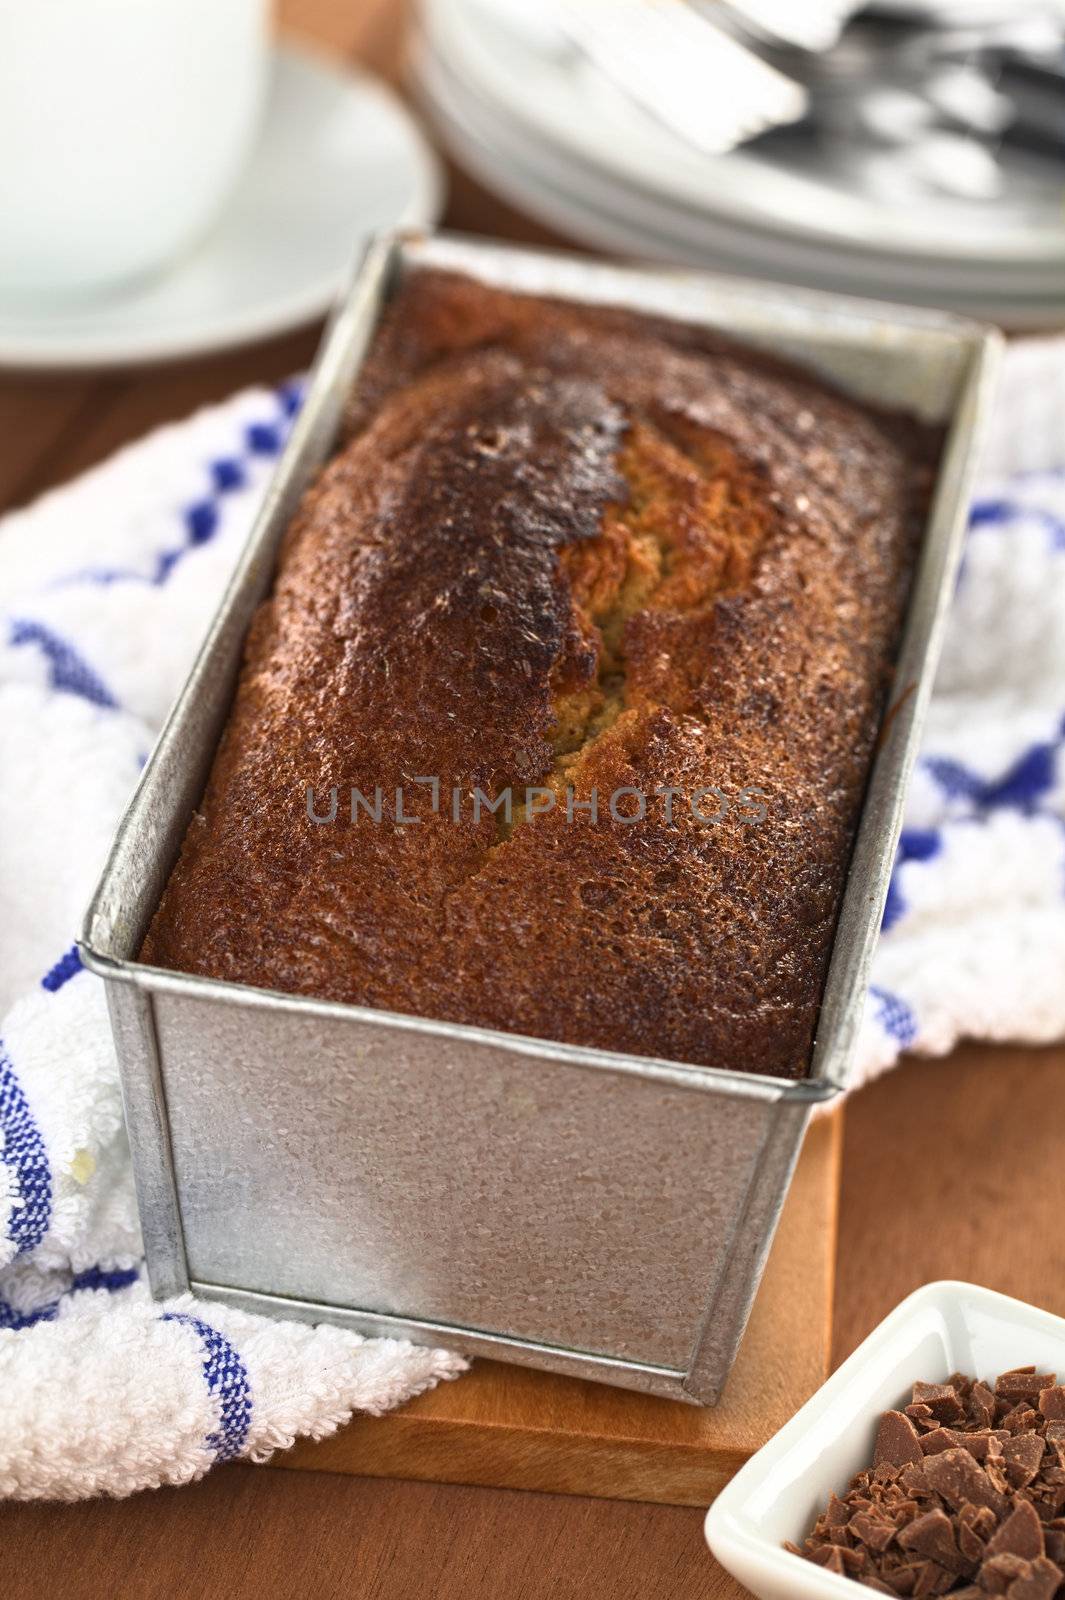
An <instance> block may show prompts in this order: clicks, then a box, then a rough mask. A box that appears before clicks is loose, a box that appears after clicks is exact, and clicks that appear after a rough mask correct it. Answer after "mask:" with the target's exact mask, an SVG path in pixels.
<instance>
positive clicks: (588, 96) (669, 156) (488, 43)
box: [422, 0, 1065, 270]
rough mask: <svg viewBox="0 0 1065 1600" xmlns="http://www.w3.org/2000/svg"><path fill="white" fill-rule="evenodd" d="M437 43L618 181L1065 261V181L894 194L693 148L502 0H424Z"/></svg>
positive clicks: (883, 252) (850, 244)
mask: <svg viewBox="0 0 1065 1600" xmlns="http://www.w3.org/2000/svg"><path fill="white" fill-rule="evenodd" d="M422 21H423V26H424V28H425V30H426V34H427V37H428V40H429V43H430V46H431V49H432V51H433V53H434V54H435V55H436V56H437V58H438V59H439V60H440V61H441V62H443V63H445V64H446V65H447V67H448V69H449V70H450V72H451V73H452V75H453V76H454V77H455V79H456V80H457V81H459V82H461V83H462V84H464V85H465V86H466V87H467V88H468V89H469V90H470V91H472V92H474V93H476V94H477V95H478V96H479V97H480V98H481V99H482V100H484V101H485V102H494V104H495V107H496V111H497V116H498V118H499V119H500V120H504V119H505V120H506V121H508V122H509V123H510V124H511V125H512V127H513V128H514V130H515V132H516V133H517V134H519V135H520V137H521V138H522V139H524V141H526V143H527V144H532V145H534V146H535V145H540V146H553V147H554V149H555V151H556V152H557V153H559V154H560V155H562V156H563V157H568V158H569V159H571V160H574V159H575V160H577V161H580V162H583V163H584V164H585V166H586V167H587V168H588V169H589V170H590V171H591V172H593V173H595V174H598V175H599V178H600V180H601V181H603V182H605V183H611V182H613V183H620V184H623V185H625V186H626V187H627V188H629V189H633V190H640V191H642V192H643V193H644V194H645V195H647V196H649V197H652V198H654V197H657V198H658V199H659V200H660V201H665V202H668V203H670V204H671V205H673V206H674V207H676V208H679V209H681V210H686V211H689V212H694V213H696V214H697V215H699V216H703V217H714V218H717V219H719V220H725V219H728V220H729V221H731V222H732V223H739V224H741V225H742V226H744V227H748V228H752V229H759V230H762V231H763V232H765V233H771V234H774V235H775V236H776V237H777V239H778V241H781V240H810V241H818V242H819V243H820V244H821V245H822V246H825V245H829V246H831V247H833V248H835V249H837V250H838V249H843V250H847V251H855V252H865V253H867V254H871V255H872V256H873V257H874V258H875V259H877V260H885V259H886V260H891V259H897V258H907V257H908V258H910V259H912V260H923V261H925V262H928V263H930V264H932V265H933V266H934V265H936V264H938V265H939V266H940V267H942V265H943V264H944V263H959V264H961V263H972V264H975V265H980V264H986V263H989V262H997V263H1003V264H1007V265H1012V266H1014V267H1017V268H1020V269H1021V270H1023V269H1024V268H1025V267H1031V266H1035V265H1038V266H1041V267H1043V268H1047V267H1050V268H1056V269H1062V270H1065V204H1063V200H1065V191H1062V192H1059V193H1057V194H1055V195H1054V196H1052V197H1051V199H1050V200H1048V199H1047V198H1046V196H1041V197H1040V199H1039V200H1038V201H1035V200H1031V199H1029V200H1027V201H1025V202H1024V203H1021V202H1019V201H1017V200H1015V198H1014V197H1013V196H1012V195H1011V197H1010V200H1009V202H1008V203H1003V204H1002V205H999V206H996V207H994V208H993V214H992V208H988V207H978V206H966V205H964V204H962V203H961V202H957V203H944V202H942V201H938V200H937V201H931V200H930V201H929V202H928V203H927V204H925V205H910V206H907V207H905V208H899V207H894V208H892V207H888V206H886V205H883V204H879V203H877V202H876V201H874V200H872V199H869V198H866V197H864V196H862V195H860V194H858V193H856V192H855V193H849V192H847V191H846V190H845V189H843V188H841V187H836V186H833V185H831V184H829V183H827V182H825V181H822V180H821V179H820V178H818V177H817V176H815V175H814V174H812V173H804V172H801V171H799V170H798V169H795V170H785V168H783V167H782V166H780V165H777V164H770V162H769V161H767V160H766V159H764V158H763V157H761V156H759V155H758V154H757V153H756V152H755V151H753V150H738V151H734V152H732V153H731V154H729V155H727V156H718V157H710V156H704V155H702V154H700V153H699V152H697V151H695V150H692V149H690V148H689V147H688V146H687V145H685V144H684V142H683V141H682V140H680V139H677V138H676V137H675V136H673V135H671V134H670V133H669V131H668V129H666V128H665V127H664V126H662V125H661V124H659V123H657V122H656V121H655V120H654V118H652V117H651V116H649V115H647V116H642V115H641V114H640V113H639V111H638V109H634V107H633V106H632V104H631V102H630V101H628V100H627V99H626V97H625V96H624V95H623V94H622V93H621V92H620V91H618V90H616V89H614V88H613V87H612V85H610V84H609V83H607V82H605V81H604V80H603V79H602V78H601V77H600V76H599V75H596V74H595V73H593V72H590V71H589V69H588V67H587V64H586V63H585V62H583V61H582V59H581V58H580V56H579V55H578V54H576V53H575V52H573V51H569V52H567V51H566V50H565V49H564V48H554V49H552V48H551V47H550V43H549V39H548V40H546V41H541V43H540V46H539V48H537V40H536V37H535V35H532V36H530V35H529V34H527V33H523V34H522V36H521V37H520V39H519V37H518V35H517V34H516V33H515V32H514V30H513V24H512V20H511V18H510V8H509V7H499V6H498V0H423V5H422Z"/></svg>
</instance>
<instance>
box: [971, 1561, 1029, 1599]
mask: <svg viewBox="0 0 1065 1600" xmlns="http://www.w3.org/2000/svg"><path fill="white" fill-rule="evenodd" d="M1031 1570H1032V1564H1031V1562H1030V1561H1025V1560H1024V1559H1023V1557H1021V1556H1011V1555H1008V1554H1004V1555H1000V1556H990V1557H989V1558H988V1559H987V1560H986V1561H985V1562H984V1564H983V1566H982V1567H981V1568H980V1574H979V1577H978V1578H977V1582H978V1583H979V1585H980V1587H981V1589H983V1590H985V1591H986V1592H987V1593H988V1594H1008V1592H1009V1590H1010V1587H1011V1585H1012V1584H1013V1583H1014V1582H1015V1581H1016V1580H1017V1579H1018V1578H1025V1577H1027V1576H1028V1575H1029V1573H1030V1572H1031Z"/></svg>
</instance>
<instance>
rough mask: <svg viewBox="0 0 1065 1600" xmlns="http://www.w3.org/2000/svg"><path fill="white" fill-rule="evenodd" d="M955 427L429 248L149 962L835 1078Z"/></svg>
mask: <svg viewBox="0 0 1065 1600" xmlns="http://www.w3.org/2000/svg"><path fill="white" fill-rule="evenodd" d="M937 444H938V441H937V439H936V438H935V437H933V435H932V434H931V433H930V432H928V431H926V430H924V429H922V428H921V427H920V426H919V425H918V424H916V423H915V422H912V421H910V420H908V419H906V418H902V417H894V416H888V415H882V414H879V413H876V412H874V411H872V410H871V409H869V408H866V407H864V406H862V405H861V404H859V403H857V402H855V401H854V400H851V399H849V398H847V397H845V396H843V395H842V394H839V393H837V392H835V391H834V390H833V389H832V388H830V387H829V386H828V385H826V384H825V383H824V382H822V381H821V380H820V379H818V378H817V377H816V376H814V375H812V374H810V373H807V372H805V371H802V370H799V369H796V368H794V367H791V366H788V365H785V364H783V363H780V362H777V361H775V360H774V359H772V358H770V357H768V356H766V355H763V354H760V353H758V352H756V351H753V350H748V349H745V348H743V347H741V346H739V345H736V344H733V343H732V342H730V341H728V340H726V339H723V338H721V337H719V336H717V335H715V334H711V333H708V332H707V331H705V330H701V329H696V328H692V327H690V326H687V325H682V324H674V323H671V322H669V321H666V320H662V319H657V318H651V317H647V316H643V315H640V314H637V313H634V312H629V311H626V310H615V309H607V308H591V307H588V306H584V305H576V304H567V303H564V302H561V301H552V300H548V299H541V298H536V297H532V296H525V295H519V294H512V293H509V292H504V291H501V290H496V289H492V288H489V287H486V286H484V285H481V284H478V283H476V282H474V281H473V280H471V279H468V278H465V277H462V276H459V275H453V274H449V273H443V272H436V271H421V272H418V273H415V274H413V275H411V276H409V277H408V278H407V279H406V281H405V282H404V283H403V285H402V286H401V287H400V288H399V289H398V291H397V293H396V295H395V297H394V298H393V299H392V301H391V302H390V304H389V307H388V309H387V311H386V313H385V315H384V318H383V321H382V324H381V326H380V328H379V330H378V334H377V337H376V340H375V343H374V345H373V348H372V350H371V352H370V356H369V358H368V361H367V363H366V365H365V367H364V369H363V373H362V376H361V378H360V380H359V383H358V385H357V389H356V392H355V393H354V394H353V396H352V399H351V403H350V406H349V408H348V413H347V416H346V419H345V425H344V428H343V430H342V436H341V439H340V441H339V443H338V447H337V452H336V454H335V456H334V457H333V459H332V460H331V461H330V462H329V463H328V464H327V465H326V466H325V468H324V469H323V470H322V472H321V474H320V475H319V477H318V479H317V481H316V482H315V483H314V484H313V486H312V487H311V488H310V489H309V490H308V491H307V493H306V494H305V496H304V499H303V501H302V504H301V506H300V508H299V510H298V513H297V515H296V516H295V518H294V520H293V523H292V526H291V527H290V528H289V530H288V532H287V535H286V538H285V540H284V542H283V547H282V550H281V555H280V561H279V566H278V571H277V576H276V580H275V585H274V589H273V593H272V595H271V596H270V598H269V599H267V600H266V602H265V603H264V604H263V605H262V606H261V607H260V609H259V611H258V613H257V615H256V617H255V620H254V623H253V625H252V628H251V630H250V633H249V636H248V640H247V644H246V648H245V655H244V663H243V669H242V672H241V676H240V681H239V686H238V689H237V693H236V698H235V702H234V705H233V710H232V713H231V716H230V720H229V723H228V726H227V728H226V731H225V734H224V736H223V739H222V741H221V745H220V747H219V750H218V754H217V757H216V759H215V762H214V767H213V770H212V772H211V775H210V779H209V782H208V785H207V790H206V793H205V795H204V797H203V800H202V802H201V804H200V807H199V810H198V811H197V813H196V815H195V816H194V818H193V820H192V823H191V824H190V827H189V830H188V834H187V837H186V839H185V841H184V845H183V848H182V851H181V855H180V858H179V860H178V862H177V864H176V866H175V868H174V871H173V874H172V876H171V878H170V882H169V885H168V887H167V889H166V892H165V895H164V897H163V899H162V902H161V904H160V906H159V908H158V911H157V913H156V915H155V918H154V920H153V922H152V925H151V928H150V930H149V932H148V935H147V938H146V940H145V943H144V947H143V950H142V953H141V954H142V959H143V960H145V961H147V962H150V963H151V964H153V965H156V966H161V967H169V968H175V969H178V970H180V971H185V972H191V973H199V974H203V975H204V976H208V977H211V978H217V979H225V980H228V981H233V982H237V983H244V984H254V985H257V986H260V987H265V988H268V989H275V990H285V991H290V992H292V993H298V994H305V995H314V996H317V997H319V998H323V999H329V1000H336V1001H348V1002H354V1003H357V1004H359V1005H364V1006H373V1007H380V1008H384V1009H387V1010H390V1011H398V1012H406V1013H413V1014H417V1015H420V1016H426V1017H433V1018H437V1019H446V1020H451V1021H455V1022H463V1023H473V1024H479V1025H482V1026H486V1027H492V1028H500V1029H505V1030H510V1031H516V1032H519V1033H523V1034H531V1035H537V1036H540V1037H546V1038H550V1039H557V1040H563V1041H565V1042H568V1043H571V1044H578V1045H590V1046H597V1047H600V1048H603V1049H607V1050H613V1051H625V1052H634V1053H636V1054H640V1055H650V1056H657V1057H664V1058H668V1059H672V1060H676V1061H681V1062H691V1063H703V1064H706V1065H709V1066H714V1067H728V1068H733V1069H739V1070H743V1071H747V1072H753V1073H767V1074H774V1075H777V1076H781V1077H787V1078H794V1077H799V1076H802V1075H803V1074H804V1073H805V1072H806V1071H807V1070H808V1066H809V1060H810V1052H811V1045H812V1040H813V1034H814V1028H815V1024H816V1020H817V1013H818V1006H819V1003H820V996H821V990H822V986H823V983H824V978H825V971H826V966H827V961H828V957H829V953H830V949H831V944H832V937H833V930H834V925H835V921H836V916H837V912H838V908H839V904H840V898H841V894H842V890H843V884H844V878H845V875H846V871H847V864H848V858H849V855H850V850H851V844H852V838H853V834H854V830H855V825H856V821H857V817H858V813H859V809H860V804H861V799H862V793H863V787H864V784H865V781H866V776H867V770H868V767H869V762H870V758H871V755H872V751H873V746H874V742H875V739H876V736H877V731H878V727H879V724H880V719H881V715H882V712H883V707H884V703H885V695H886V690H887V686H888V683H889V679H890V672H891V663H892V659H893V653H894V649H895V645H896V641H897V637H898V633H899V629H900V624H901V619H902V616H903V612H904V607H905V601H906V595H907V589H908V582H909V577H910V572H911V567H912V563H913V558H914V551H915V545H916V541H917V539H918V537H919V532H920V529H921V526H922V522H923V516H924V510H925V504H926V499H927V492H928V483H929V480H930V476H931V467H932V463H933V460H934V455H935V451H936V448H937Z"/></svg>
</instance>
